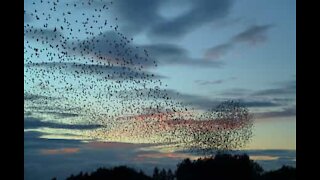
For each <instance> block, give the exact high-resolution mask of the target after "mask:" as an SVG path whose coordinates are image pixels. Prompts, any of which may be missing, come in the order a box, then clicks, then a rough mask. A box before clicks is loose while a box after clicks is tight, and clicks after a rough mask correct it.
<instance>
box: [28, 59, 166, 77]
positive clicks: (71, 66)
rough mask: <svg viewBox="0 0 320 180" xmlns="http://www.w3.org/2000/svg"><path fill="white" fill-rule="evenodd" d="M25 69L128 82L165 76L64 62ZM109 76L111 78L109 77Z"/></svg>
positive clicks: (31, 65)
mask: <svg viewBox="0 0 320 180" xmlns="http://www.w3.org/2000/svg"><path fill="white" fill-rule="evenodd" d="M24 66H25V67H38V68H51V69H56V70H60V69H66V70H67V71H69V72H73V74H77V72H78V73H84V74H91V75H99V76H103V77H106V78H107V79H113V80H127V79H143V78H146V77H148V79H161V78H165V77H164V76H160V75H155V74H153V73H150V72H147V71H145V72H143V71H139V70H135V69H132V68H130V67H120V66H108V65H97V64H82V63H71V62H69V63H63V62H41V63H28V64H25V65H24ZM108 75H109V76H108Z"/></svg>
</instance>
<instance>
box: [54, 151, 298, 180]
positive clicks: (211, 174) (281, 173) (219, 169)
mask: <svg viewBox="0 0 320 180" xmlns="http://www.w3.org/2000/svg"><path fill="white" fill-rule="evenodd" d="M120 179H126V180H198V179H199V180H205V179H210V180H239V179H245V180H295V179H296V168H293V167H289V166H283V167H281V168H280V169H278V170H274V171H268V172H266V171H264V170H263V168H262V167H261V166H260V165H259V164H258V163H256V162H254V161H253V160H250V158H249V156H248V155H246V154H244V155H230V154H218V155H216V156H215V157H214V158H203V159H202V158H200V159H198V160H194V161H191V160H190V159H185V160H183V161H182V162H180V163H179V164H178V165H177V169H176V171H175V172H173V171H172V170H171V169H168V170H165V169H162V170H159V169H158V168H157V167H156V168H155V169H154V171H153V175H152V176H148V175H146V174H145V173H144V172H143V171H141V170H140V171H136V170H135V169H133V168H129V167H126V166H118V167H114V168H109V169H108V168H99V169H97V170H96V171H94V172H92V173H90V174H89V173H83V172H80V173H79V174H77V175H71V176H69V177H68V178H67V179H66V180H120ZM53 180H56V178H53Z"/></svg>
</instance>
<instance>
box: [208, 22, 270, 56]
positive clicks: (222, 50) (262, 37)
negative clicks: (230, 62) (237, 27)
mask: <svg viewBox="0 0 320 180" xmlns="http://www.w3.org/2000/svg"><path fill="white" fill-rule="evenodd" d="M271 27H273V25H270V24H268V25H253V26H250V27H248V28H247V29H246V30H244V31H242V32H241V33H239V34H237V35H235V36H233V37H232V38H231V39H230V40H229V41H228V42H226V43H222V44H220V45H217V46H214V47H212V48H209V49H207V51H206V52H205V54H204V56H205V57H206V58H209V59H211V60H217V59H220V58H221V57H223V56H225V55H227V54H228V53H229V52H230V51H231V50H232V49H233V48H234V47H235V46H236V45H237V44H239V43H247V44H250V45H256V44H258V43H262V42H265V41H266V40H267V31H268V30H269V29H270V28H271Z"/></svg>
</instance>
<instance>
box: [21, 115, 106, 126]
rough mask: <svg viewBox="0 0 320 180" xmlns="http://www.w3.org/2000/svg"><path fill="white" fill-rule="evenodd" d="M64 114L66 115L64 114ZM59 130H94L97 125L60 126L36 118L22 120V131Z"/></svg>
mask: <svg viewBox="0 0 320 180" xmlns="http://www.w3.org/2000/svg"><path fill="white" fill-rule="evenodd" d="M64 114H66V113H64ZM42 127H47V128H59V129H80V130H81V129H83V130H85V129H96V128H99V127H100V126H99V125H80V124H61V123H55V122H49V121H42V120H41V119H38V118H33V117H25V118H24V129H36V128H42Z"/></svg>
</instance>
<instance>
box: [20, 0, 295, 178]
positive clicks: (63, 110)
mask: <svg viewBox="0 0 320 180" xmlns="http://www.w3.org/2000/svg"><path fill="white" fill-rule="evenodd" d="M40 1H41V0H34V1H25V22H24V27H25V28H24V29H25V41H24V44H25V51H24V52H25V53H24V54H25V72H24V74H25V83H24V85H25V89H24V92H25V118H24V122H25V170H26V172H25V178H26V179H37V178H39V177H41V174H43V173H44V172H43V170H40V169H38V170H37V168H41V166H43V165H44V164H47V165H48V162H49V163H50V165H49V167H52V168H48V170H47V171H51V170H52V171H51V173H49V172H46V173H48V174H50V175H53V174H55V173H59V171H60V169H59V168H55V167H56V164H57V163H63V162H64V160H65V156H68V157H69V156H71V157H70V162H69V160H68V159H67V160H66V161H68V163H69V164H68V165H66V167H67V166H68V167H72V166H73V165H74V166H75V167H74V171H75V172H78V171H79V170H81V169H82V168H84V169H86V168H89V169H90V168H95V167H99V166H101V165H103V163H104V159H103V158H99V157H98V156H96V155H94V154H95V153H96V152H99V156H100V155H101V157H105V158H106V159H108V158H110V154H113V159H112V160H111V162H112V163H111V164H114V163H116V162H123V163H124V164H125V163H128V162H130V161H131V160H132V159H135V160H137V161H138V160H139V164H140V165H141V167H146V166H147V164H148V163H149V164H150V163H151V164H153V165H155V164H159V163H160V164H161V163H162V165H163V166H164V167H165V166H167V167H173V166H174V164H175V163H176V162H177V159H178V160H180V159H181V158H184V157H187V156H188V155H186V154H184V153H181V152H179V150H178V149H174V148H166V146H159V143H160V144H161V142H162V140H159V139H161V138H160V137H159V135H158V134H155V135H154V137H153V136H150V137H148V138H145V137H141V135H140V134H139V133H138V131H137V130H132V131H134V132H135V134H136V137H133V138H130V137H128V136H126V134H123V133H120V132H122V130H123V125H128V124H126V123H124V124H121V123H119V121H117V118H121V117H124V116H126V115H128V114H131V115H132V114H134V113H136V114H134V115H140V114H139V113H138V111H136V109H139V108H140V111H139V112H144V111H145V108H146V107H145V106H147V105H149V104H151V105H153V103H155V102H156V103H160V104H161V103H162V104H163V101H162V100H161V99H156V100H154V99H152V100H150V99H146V98H145V95H146V94H144V95H143V96H140V97H139V98H134V97H130V96H133V94H134V93H132V91H133V90H134V89H135V88H136V89H139V88H141V89H139V92H141V93H143V92H144V90H143V89H142V88H143V87H144V88H146V87H147V88H150V89H152V88H155V89H159V88H160V90H161V92H166V93H168V96H170V98H171V99H172V101H170V103H172V104H175V105H176V104H179V103H182V104H183V107H187V108H190V109H194V110H195V111H198V112H202V111H206V110H207V109H209V108H212V107H214V106H216V105H217V104H219V103H220V102H222V101H224V100H239V101H240V102H242V103H243V104H244V105H246V106H247V107H248V108H249V110H250V112H251V113H253V115H254V117H255V118H254V119H255V121H254V127H253V136H252V139H251V141H250V142H248V143H247V144H246V146H245V147H243V149H246V150H249V151H250V152H253V151H254V152H257V154H256V156H258V155H260V156H261V157H260V159H259V157H256V158H258V159H259V160H261V162H262V163H263V164H265V165H266V167H268V168H270V167H278V166H277V163H279V161H280V160H281V163H283V162H286V163H289V164H290V163H291V164H292V162H294V163H293V164H295V149H296V143H295V141H296V130H295V128H296V5H295V1H292V0H282V1H277V0H261V1H256V0H244V1H239V0H198V1H195V0H172V1H169V0H164V1H160V0H153V1H150V0H135V1H131V0H115V1H114V2H113V3H110V1H104V0H101V1H100V0H94V1H92V0H91V1H89V2H90V5H88V4H87V3H88V1H84V0H74V1H62V0H61V1H60V2H59V3H58V5H57V6H56V8H57V11H53V10H50V7H52V3H53V2H54V1H52V2H49V3H47V1H43V3H40ZM33 2H35V3H34V4H33ZM66 3H68V6H66ZM82 3H83V4H82ZM74 4H76V5H75V6H74ZM104 5H106V6H104ZM102 7H108V9H107V8H103V9H102ZM99 9H102V11H100V12H99V11H97V10H99ZM68 12H70V14H68ZM42 13H43V14H42ZM62 13H65V15H64V16H63V15H61V14H62ZM83 14H85V15H83ZM36 15H37V16H36ZM99 15H100V16H99ZM93 16H94V17H93ZM98 16H99V18H98ZM87 17H90V20H87V21H88V22H87V24H86V25H87V26H83V24H81V23H80V22H82V21H83V22H84V21H86V18H87ZM46 18H48V20H46ZM63 18H67V21H68V22H70V24H69V25H68V26H67V27H66V26H65V25H64V24H68V23H65V22H63V21H64V19H63ZM57 19H59V21H58V20H57ZM94 20H97V22H94ZM106 20H107V22H108V25H104V23H105V22H106ZM61 26H64V29H62V28H61ZM90 26H92V28H90ZM100 26H101V27H100ZM111 26H112V27H111ZM115 27H116V29H114V28H115ZM55 28H56V29H55ZM86 28H87V29H89V30H90V29H91V30H90V32H92V34H85V31H86V30H85V29H86ZM54 29H55V30H54ZM70 29H73V31H72V33H71V30H70ZM35 30H36V31H35ZM77 30H79V31H77ZM99 33H101V34H99ZM117 33H118V34H117ZM119 33H120V34H119ZM122 36H125V37H127V38H128V40H130V43H128V44H127V45H126V47H129V48H131V49H132V51H133V54H138V55H139V56H140V55H141V57H147V58H148V61H144V60H143V59H140V60H137V61H136V62H134V64H133V65H130V66H128V69H127V70H123V69H121V66H117V64H116V62H117V61H116V60H115V59H116V58H120V59H121V58H124V59H130V58H132V59H134V55H124V54H121V55H120V56H119V55H117V56H116V55H114V54H112V55H111V54H110V51H112V53H114V52H116V51H117V49H115V48H114V47H113V46H111V45H109V44H108V43H104V42H105V40H106V39H107V40H109V41H110V42H112V41H113V42H120V41H121V42H124V41H122V40H124V39H123V38H122ZM46 37H47V38H48V39H49V40H48V43H42V44H41V43H40V42H41V41H42V40H44V39H45V38H46ZM54 37H58V38H54ZM131 38H132V40H131ZM36 39H38V40H39V39H40V41H36ZM90 40H91V42H93V41H95V40H99V41H96V43H95V44H94V46H92V48H87V51H88V54H86V55H84V54H82V53H83V52H81V51H79V50H78V49H81V47H82V46H81V45H82V44H86V43H88V44H89V45H90V43H89V42H90ZM62 42H63V43H64V46H59V48H57V47H58V46H57V47H56V45H59V44H61V43H62ZM81 43H82V44H81ZM51 46H52V47H51ZM136 46H137V47H139V48H135V47H136ZM90 47H91V45H90ZM34 48H38V49H39V50H42V51H39V57H37V56H36V54H35V51H34ZM63 48H65V51H66V53H67V54H68V56H63V51H64V49H63ZM73 48H77V50H73V51H72V49H73ZM143 49H145V50H147V52H148V53H147V54H145V52H144V50H143ZM54 53H55V54H56V55H53V54H54ZM96 54H99V56H101V57H103V58H106V59H108V60H107V61H101V60H99V58H98V57H96V56H95V55H96ZM58 56H61V57H58ZM51 58H52V59H51ZM91 59H92V60H93V61H92V62H91V61H90V60H91ZM107 62H108V63H109V65H108V66H106V64H104V65H103V63H107ZM124 62H126V61H124ZM72 63H78V64H83V63H89V64H92V66H91V68H93V69H95V70H96V71H97V72H98V73H100V72H102V73H101V74H103V73H106V74H109V75H114V76H108V78H107V77H106V78H105V79H103V77H101V76H100V75H98V76H96V75H94V74H93V73H92V72H91V73H89V72H90V67H89V68H87V69H86V70H88V71H87V72H85V73H82V74H81V73H80V76H79V75H78V74H77V75H75V73H74V72H76V71H79V69H77V68H78V67H77V66H76V65H74V64H72ZM154 63H156V64H157V65H156V66H155V65H154ZM138 64H139V65H138ZM95 65H96V66H95ZM140 66H143V67H141V68H140ZM57 67H58V68H60V70H59V69H57ZM87 67H88V66H87ZM139 68H140V69H139ZM72 72H73V73H72ZM151 74H153V75H152V76H151ZM146 75H148V77H149V78H148V79H143V77H144V76H146ZM130 76H134V78H135V80H132V79H130V80H128V78H129V77H130ZM118 81H119V82H118ZM83 87H85V88H83ZM90 87H93V88H90ZM130 92H131V93H130ZM152 92H153V91H152ZM109 93H110V94H113V96H112V97H111V95H109ZM177 93H179V95H176V94H177ZM128 96H129V97H128ZM104 98H106V99H104ZM126 100H127V101H126ZM123 102H126V103H127V104H126V103H123ZM129 107H131V108H132V107H134V110H133V111H135V112H134V113H132V112H128V109H130V108H129ZM150 107H151V106H150ZM141 115H143V114H141ZM140 125H141V124H139V127H141V126H142V125H143V124H142V125H141V126H140ZM128 126H130V127H131V124H129V125H128ZM101 127H102V128H101ZM132 127H135V126H132ZM132 127H131V128H132ZM29 135H31V136H30V138H26V136H27V137H29ZM160 136H161V135H160ZM57 141H59V143H57ZM101 141H104V142H105V143H107V144H108V143H110V142H112V143H114V144H113V146H112V147H118V146H119V147H118V148H120V149H122V150H121V152H120V151H119V152H114V151H112V148H111V150H110V149H109V148H110V146H108V145H105V144H103V143H102V142H101ZM51 142H52V143H51ZM154 142H155V144H152V143H154ZM94 143H102V144H103V145H101V146H99V148H97V146H90V145H91V144H94ZM121 143H122V144H125V145H122V144H121ZM126 143H129V145H127V144H126ZM141 144H148V145H141ZM150 144H151V145H150ZM88 146H90V148H89V150H88ZM131 146H133V147H131ZM130 148H131V149H130ZM101 149H103V150H104V151H103V152H100V151H101ZM269 150H276V151H274V152H272V153H271V154H270V153H269ZM280 151H281V152H287V153H289V154H290V158H289V160H288V159H286V160H285V161H283V159H281V158H282V157H286V155H284V154H281V155H279V154H277V153H278V152H280ZM267 152H268V153H269V154H268V153H267ZM275 152H277V153H275ZM292 152H294V153H292ZM117 153H118V155H114V154H117ZM139 153H140V154H139ZM148 153H149V154H151V155H146V156H143V155H141V154H148ZM170 153H171V154H170ZM259 153H260V154H259ZM274 153H275V154H274ZM73 156H75V157H76V158H75V159H72V157H73ZM270 156H272V157H280V158H271V159H270ZM56 157H57V159H55V158H56ZM62 157H63V158H62ZM139 157H140V159H139ZM158 157H164V158H163V159H160V158H158ZM190 157H193V156H191V155H190ZM48 158H49V159H50V160H48ZM51 158H52V159H51ZM53 159H55V160H53ZM71 159H72V160H71ZM98 159H100V160H101V161H100V160H99V161H98ZM279 159H280V160H279ZM293 160H294V161H293ZM83 161H86V162H87V163H88V164H87V165H88V166H85V165H83V166H81V167H80V166H79V165H76V164H79V162H83ZM107 164H108V163H107ZM137 164H138V163H137ZM137 164H136V165H134V164H133V166H138V165H137ZM272 164H274V166H273V165H272ZM62 168H63V167H61V169H62ZM62 174H63V173H62ZM64 175H66V174H64ZM61 176H63V175H61ZM49 178H50V177H49Z"/></svg>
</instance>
